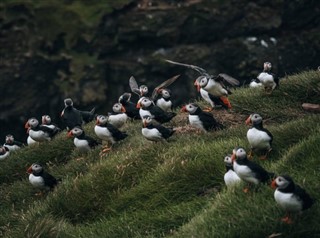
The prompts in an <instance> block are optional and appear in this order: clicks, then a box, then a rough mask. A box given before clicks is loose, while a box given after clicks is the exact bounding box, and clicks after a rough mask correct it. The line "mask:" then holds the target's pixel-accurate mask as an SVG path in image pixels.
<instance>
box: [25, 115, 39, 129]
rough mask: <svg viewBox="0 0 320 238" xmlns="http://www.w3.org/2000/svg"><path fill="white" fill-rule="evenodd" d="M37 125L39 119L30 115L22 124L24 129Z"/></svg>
mask: <svg viewBox="0 0 320 238" xmlns="http://www.w3.org/2000/svg"><path fill="white" fill-rule="evenodd" d="M38 125H39V121H38V120H37V119H36V118H34V117H32V118H30V119H29V120H28V121H27V122H26V124H25V125H24V128H26V129H29V128H30V127H31V128H36V127H37V126H38Z"/></svg>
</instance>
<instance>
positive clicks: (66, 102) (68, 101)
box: [64, 98, 73, 107]
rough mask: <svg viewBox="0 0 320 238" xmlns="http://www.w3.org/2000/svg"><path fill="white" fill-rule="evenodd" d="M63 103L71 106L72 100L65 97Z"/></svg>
mask: <svg viewBox="0 0 320 238" xmlns="http://www.w3.org/2000/svg"><path fill="white" fill-rule="evenodd" d="M64 105H65V107H71V106H73V101H72V99H71V98H66V99H65V100H64Z"/></svg>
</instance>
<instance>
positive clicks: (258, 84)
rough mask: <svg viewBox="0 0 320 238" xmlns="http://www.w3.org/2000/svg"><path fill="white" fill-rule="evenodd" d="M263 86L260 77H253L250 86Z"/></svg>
mask: <svg viewBox="0 0 320 238" xmlns="http://www.w3.org/2000/svg"><path fill="white" fill-rule="evenodd" d="M261 86H262V83H261V82H260V80H259V79H252V80H251V82H250V84H249V88H259V87H261Z"/></svg>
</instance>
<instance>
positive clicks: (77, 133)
mask: <svg viewBox="0 0 320 238" xmlns="http://www.w3.org/2000/svg"><path fill="white" fill-rule="evenodd" d="M82 133H84V131H83V130H82V129H81V127H79V126H76V127H74V128H73V129H72V130H71V131H69V132H68V134H67V136H68V137H72V136H76V137H77V136H80V135H81V134H82Z"/></svg>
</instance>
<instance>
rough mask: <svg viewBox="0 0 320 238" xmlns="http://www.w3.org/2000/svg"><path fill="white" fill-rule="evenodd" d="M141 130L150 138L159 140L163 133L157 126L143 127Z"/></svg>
mask: <svg viewBox="0 0 320 238" xmlns="http://www.w3.org/2000/svg"><path fill="white" fill-rule="evenodd" d="M141 132H142V135H143V136H144V137H145V138H146V139H148V140H152V141H159V140H161V139H162V136H161V133H160V132H159V131H158V130H157V129H156V128H152V129H148V128H142V130H141Z"/></svg>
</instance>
